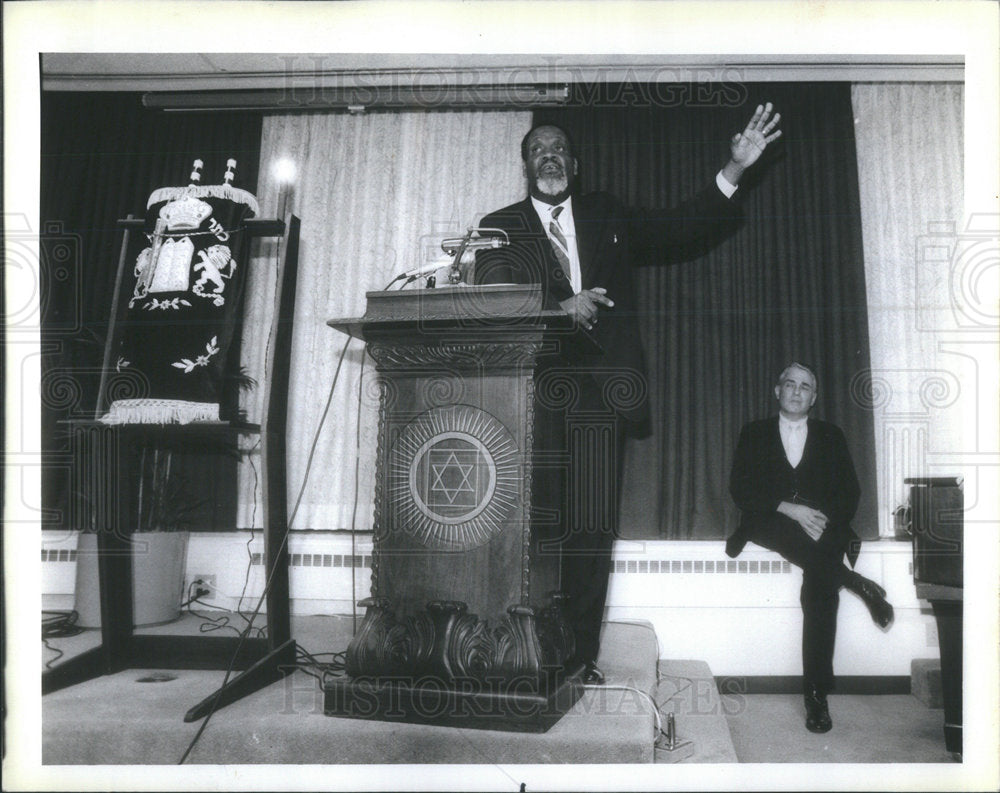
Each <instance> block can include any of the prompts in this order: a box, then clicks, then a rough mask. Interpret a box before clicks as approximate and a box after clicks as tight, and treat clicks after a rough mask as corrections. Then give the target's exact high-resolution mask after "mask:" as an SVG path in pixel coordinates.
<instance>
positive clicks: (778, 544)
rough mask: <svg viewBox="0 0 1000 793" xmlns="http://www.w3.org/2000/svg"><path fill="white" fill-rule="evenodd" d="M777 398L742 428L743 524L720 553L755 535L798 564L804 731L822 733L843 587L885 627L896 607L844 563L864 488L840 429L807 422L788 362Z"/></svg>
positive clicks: (802, 379) (810, 383)
mask: <svg viewBox="0 0 1000 793" xmlns="http://www.w3.org/2000/svg"><path fill="white" fill-rule="evenodd" d="M774 395H775V397H777V400H778V405H779V408H780V413H779V415H777V416H773V417H771V418H769V419H763V420H762V421H754V422H751V423H750V424H747V425H746V426H745V427H744V428H743V430H742V431H741V432H740V439H739V443H738V445H737V447H736V455H735V458H734V460H733V470H732V474H731V476H730V480H729V490H730V493H731V494H732V497H733V500H734V501H735V502H736V506H738V507H739V508H740V523H739V527H738V528H737V530H736V532H735V533H734V534H733V535H732V536H731V537H730V538H729V540H728V541H727V543H726V553H727V554H728V555H729V556H738V555H739V554H740V552H741V551H742V550H743V546H744V545H746V543H747V541H748V540H752V541H753V542H755V543H756V544H757V545H761V546H763V547H764V548H767V549H769V550H772V551H776V552H777V553H779V554H781V555H782V556H783V557H784V558H785V559H787V560H788V561H789V562H791V563H792V564H794V565H796V566H798V567H800V568H802V592H801V596H800V601H801V603H802V616H803V621H802V681H803V689H804V694H805V705H806V728H807V729H809V730H810V731H812V732H826V731H827V730H829V729H830V728H831V727H832V726H833V723H832V721H831V719H830V713H829V708H828V705H827V700H826V695H827V693H828V692H830V691H831V690H832V689H833V686H834V678H833V646H834V637H835V635H836V630H837V607H838V605H839V590H840V588H841V587H846V588H847V589H848V590H850V591H851V592H854V593H855V594H857V595H858V596H859V597H861V599H862V600H864V602H865V605H866V606H867V607H868V609H869V611H870V612H871V615H872V618H873V619H874V620H875V623H876V624H877V625H879V626H880V627H882V628H886V627H888V625H889V624H890V623H891V622H892V616H893V612H892V606H891V605H889V603H887V602H886V600H885V590H883V589H882V588H881V587H880V586H878V584H876V583H875V582H874V581H871V580H869V579H867V578H864V577H863V576H861V575H859V574H858V573H856V572H854V571H852V570H850V569H848V567H847V566H845V565H844V562H843V559H844V554H845V553H846V554H847V556H848V559H849V561H850V563H851V567H853V566H854V563H855V562H856V560H857V554H858V546H859V544H860V543H859V541H858V536H857V535H856V534H855V533H854V530H853V529H852V528H851V518H853V517H854V512H855V510H856V509H857V507H858V498H859V496H860V492H861V491H860V487H859V486H858V478H857V475H856V474H855V472H854V463H853V462H852V460H851V455H850V452H849V451H848V449H847V441H846V440H845V438H844V434H843V432H841V431H840V429H839V428H838V427H836V426H834V425H833V424H829V423H827V422H825V421H819V420H817V419H811V418H808V414H809V411H810V410H811V409H812V406H813V405H814V404H815V402H816V395H817V382H816V375H815V374H814V373H813V371H812V370H811V369H809V368H808V367H806V366H803V365H802V364H798V363H793V364H791V365H789V366H788V367H787V368H786V369H785V370H784V371H783V372H782V373H781V376H780V377H779V379H778V384H777V385H776V386H775V387H774Z"/></svg>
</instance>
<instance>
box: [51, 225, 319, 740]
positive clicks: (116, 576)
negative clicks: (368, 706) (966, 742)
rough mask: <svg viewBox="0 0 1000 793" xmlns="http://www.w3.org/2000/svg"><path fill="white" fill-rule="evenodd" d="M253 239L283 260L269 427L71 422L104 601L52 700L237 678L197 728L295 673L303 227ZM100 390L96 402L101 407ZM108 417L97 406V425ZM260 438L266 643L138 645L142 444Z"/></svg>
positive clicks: (165, 639) (157, 641)
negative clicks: (95, 631)
mask: <svg viewBox="0 0 1000 793" xmlns="http://www.w3.org/2000/svg"><path fill="white" fill-rule="evenodd" d="M119 224H120V225H121V226H122V227H123V228H124V229H125V234H124V239H123V242H122V257H121V260H120V262H119V279H118V281H117V282H116V286H115V297H114V305H115V306H116V310H115V311H113V312H112V321H111V327H110V329H109V334H108V337H109V338H108V344H107V346H106V353H105V366H104V371H105V372H107V371H110V360H111V357H110V356H111V351H112V350H114V349H115V348H114V346H113V345H114V343H115V341H116V339H117V334H116V333H115V319H116V317H117V316H118V309H119V308H120V304H121V294H120V286H121V275H122V272H123V270H122V267H124V266H125V264H124V263H125V259H126V256H125V251H126V249H127V248H128V236H129V233H130V232H131V231H141V230H142V227H143V221H142V220H133V219H131V218H130V219H128V220H124V221H119ZM246 225H247V230H248V231H249V233H250V235H251V236H254V237H264V236H267V237H274V236H279V237H284V244H283V246H282V254H281V263H280V267H281V275H280V280H279V298H278V305H279V308H278V311H277V315H276V317H275V320H274V322H275V326H274V327H275V331H274V339H273V341H272V345H271V351H270V356H269V358H270V360H269V362H268V363H269V366H268V371H269V372H270V379H269V382H268V387H267V395H266V407H265V415H264V422H263V424H262V425H255V424H241V423H238V422H224V421H219V422H201V423H191V424H184V425H149V424H129V425H115V426H109V425H106V424H103V423H102V422H100V421H97V420H87V421H74V422H70V425H71V427H72V430H73V436H74V445H75V448H76V451H77V454H75V455H74V456H75V459H76V463H77V464H78V465H80V466H81V473H82V480H83V485H84V489H85V490H86V491H87V492H86V495H87V499H88V502H89V503H90V504H91V505H92V506H93V508H94V510H95V512H96V514H95V520H96V525H97V526H100V527H102V530H101V531H99V532H98V536H97V539H98V544H97V547H98V571H99V579H100V584H99V585H100V594H101V644H100V646H98V647H95V648H94V649H92V650H89V651H87V652H85V653H82V654H80V655H78V656H76V657H74V658H72V659H69V660H67V661H65V662H64V663H62V664H59V665H58V666H55V667H53V668H52V669H51V670H49V671H47V672H46V673H44V674H43V676H42V693H43V694H47V693H50V692H52V691H57V690H59V689H61V688H66V687H67V686H71V685H75V684H77V683H81V682H84V681H86V680H90V679H92V678H94V677H97V676H100V675H107V674H113V673H115V672H119V671H122V670H124V669H131V668H138V669H150V668H161V669H162V668H167V669H224V670H227V672H229V671H233V670H240V673H239V674H238V675H237V676H236V677H234V678H233V679H232V680H229V681H228V682H226V683H225V684H224V685H223V686H222V687H221V688H220V689H219V690H218V691H216V692H215V693H214V694H212V695H211V696H209V697H207V698H206V699H205V700H203V701H202V702H200V703H198V704H197V705H195V706H194V707H192V708H191V709H190V710H189V711H188V712H187V714H186V715H185V717H184V720H185V721H195V720H197V719H200V718H203V717H204V716H206V715H208V713H210V712H211V711H213V710H217V709H218V708H220V707H223V706H224V705H227V704H229V703H232V702H235V701H236V700H238V699H240V698H242V697H244V696H246V695H247V694H250V693H252V692H254V691H257V690H259V689H260V688H263V687H264V686H266V685H269V684H270V683H272V682H274V681H276V680H278V679H279V678H281V677H282V676H284V675H285V674H287V673H289V672H291V671H292V670H293V669H294V665H295V660H296V658H295V655H296V646H295V642H294V641H293V640H292V639H291V622H290V609H289V594H288V546H287V503H286V498H287V496H286V488H285V468H286V465H285V417H286V413H287V398H286V395H287V391H288V366H289V359H290V355H289V350H290V346H291V330H292V328H291V316H292V309H293V305H294V303H293V301H294V295H295V281H296V270H297V261H298V236H299V219H298V218H297V217H295V216H290V217H289V219H288V222H287V225H286V223H283V222H281V221H277V220H256V221H248V222H247V224H246ZM104 392H105V385H104V383H103V382H102V384H101V389H100V397H99V400H103V397H104ZM102 413H103V402H102V401H99V404H98V415H101V414H102ZM257 434H260V435H261V436H262V452H261V459H262V460H263V466H264V472H265V473H264V477H265V478H264V516H265V517H264V543H265V563H266V567H265V569H266V570H267V571H269V581H268V585H267V591H266V598H267V618H268V629H267V638H266V639H265V638H249V637H246V638H239V637H202V636H145V635H135V633H134V630H133V618H132V599H131V593H132V554H133V545H134V542H133V535H132V525H131V523H132V517H131V516H132V515H133V514H134V509H133V504H132V495H131V494H130V493H129V492H128V488H125V487H120V484H121V483H122V482H125V481H127V477H126V474H127V472H128V470H129V467H130V466H131V465H133V463H132V455H133V453H134V451H135V450H136V449H138V448H141V447H142V445H144V444H155V443H161V444H162V443H168V444H171V445H175V446H184V445H192V444H193V445H197V446H200V447H202V448H209V449H211V448H213V447H217V446H221V445H224V444H226V443H231V442H232V441H233V439H234V438H235V437H236V436H239V435H257Z"/></svg>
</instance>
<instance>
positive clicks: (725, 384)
mask: <svg viewBox="0 0 1000 793" xmlns="http://www.w3.org/2000/svg"><path fill="white" fill-rule="evenodd" d="M642 91H643V89H641V88H640V89H637V90H636V92H635V94H636V95H644V94H643V93H642ZM645 95H647V96H648V95H653V96H655V95H656V94H652V93H651V92H648V91H647V92H646V94H645ZM660 95H664V94H663V92H662V91H661V92H660ZM670 95H671V96H676V97H684V96H687V97H696V96H698V93H697V88H696V87H686V86H678V87H677V90H676V91H674V92H673V93H672V94H670ZM732 98H736V99H737V100H738V101H727V102H721V103H714V104H702V105H699V104H698V103H695V102H693V101H691V102H673V103H661V105H660V106H656V104H655V103H651V104H652V105H653V106H651V107H645V108H636V107H630V106H627V105H626V106H623V103H622V102H618V103H617V106H616V103H615V102H606V103H601V102H590V103H587V104H586V105H585V106H582V107H574V108H567V109H558V110H546V111H544V112H541V113H539V114H537V119H538V120H545V121H553V122H555V123H559V124H562V125H564V126H566V127H567V128H568V129H569V131H570V133H571V134H572V135H573V137H574V140H575V142H576V147H577V150H578V151H579V152H580V160H581V163H580V168H581V172H582V174H583V179H584V182H585V186H586V188H587V189H606V190H609V191H610V192H612V193H615V194H617V195H618V196H620V197H621V198H623V199H624V200H626V201H627V202H629V203H630V204H633V205H638V206H664V205H666V206H669V205H673V204H676V203H678V202H680V201H681V200H683V199H684V198H685V197H688V196H690V195H692V194H693V193H694V192H696V191H698V190H700V189H702V188H704V187H705V186H707V185H708V184H710V183H711V181H712V180H713V179H714V177H715V174H716V173H717V172H718V170H719V168H720V167H721V166H722V165H723V163H724V162H725V161H726V159H727V157H728V141H729V138H730V136H731V135H732V134H733V133H734V132H736V131H739V130H741V129H742V128H743V127H744V126H745V124H746V122H747V121H748V119H749V118H750V116H751V115H752V114H753V110H754V107H755V106H756V105H757V103H758V102H763V101H765V100H770V101H772V102H773V103H774V104H775V107H776V108H777V109H778V110H779V111H780V112H781V114H782V122H781V126H782V129H783V130H784V132H783V137H782V140H781V143H780V144H779V145H777V146H774V147H772V148H771V149H770V150H769V151H768V152H767V153H766V154H765V159H764V161H762V162H761V163H760V164H759V165H758V166H757V167H756V168H755V169H754V170H753V171H751V172H750V173H748V174H747V177H746V178H745V179H744V181H743V184H742V185H741V187H740V191H739V195H740V200H741V201H742V202H743V204H744V209H745V215H746V220H745V223H744V224H743V225H742V227H741V228H740V229H739V230H738V231H736V232H735V233H732V234H729V235H728V236H727V235H725V234H723V233H720V236H719V237H718V238H717V239H716V240H714V242H713V245H709V246H697V247H691V248H690V249H688V250H684V251H675V252H673V253H672V255H671V256H670V260H674V259H678V260H680V262H681V263H678V264H674V265H673V266H670V267H664V266H657V265H662V264H664V263H665V261H666V260H665V261H659V262H656V261H647V262H639V263H638V264H644V265H648V266H644V267H642V268H641V271H640V275H639V294H640V311H641V313H642V316H641V317H640V320H641V332H642V337H643V341H644V344H645V348H646V352H647V364H648V376H649V394H650V400H651V406H652V410H653V434H652V435H651V436H650V437H649V438H646V439H643V440H638V441H630V443H629V445H628V447H627V454H626V462H625V481H624V490H623V496H622V510H623V513H622V520H621V527H622V534H623V535H624V536H626V537H630V538H636V539H655V538H671V539H719V538H722V537H725V536H726V535H727V534H728V533H729V532H730V531H732V529H733V528H734V527H735V519H736V512H735V509H734V507H733V506H732V502H731V499H730V497H729V492H728V478H729V469H730V466H731V463H732V453H733V449H734V447H735V444H736V439H737V436H738V433H739V429H740V427H741V426H742V425H743V424H744V423H745V422H747V421H749V420H751V419H755V418H761V417H764V416H767V415H769V414H771V413H773V412H775V400H774V396H773V386H774V382H775V380H776V378H777V375H778V373H779V372H780V371H781V369H782V368H783V366H784V365H785V364H786V363H788V362H789V361H791V360H801V361H803V362H805V363H810V364H812V365H813V366H814V367H815V368H816V370H817V372H818V374H819V381H820V398H819V401H818V402H817V406H816V415H817V416H818V417H820V418H826V419H827V420H831V421H833V422H835V423H836V424H838V425H840V426H841V427H842V428H843V429H844V431H845V434H846V435H847V438H848V442H849V444H850V447H851V451H852V454H853V456H854V461H855V464H856V466H857V468H858V474H859V478H860V479H861V482H862V489H863V491H864V494H865V495H864V497H863V500H862V504H861V506H860V508H859V511H858V516H857V519H856V521H855V525H856V528H857V529H858V530H859V532H860V533H861V534H862V535H863V536H873V535H874V534H875V533H876V526H875V514H874V490H875V485H874V481H875V480H874V470H875V468H874V466H875V458H874V449H873V430H872V416H871V411H870V410H867V409H865V408H864V407H863V406H859V405H858V404H856V402H855V400H852V398H851V393H850V386H851V383H852V380H853V378H854V377H855V376H856V375H857V374H858V373H859V372H863V371H866V370H867V369H868V367H869V356H868V327H867V317H866V302H865V273H864V260H863V256H862V245H861V225H860V209H859V203H858V187H857V168H856V155H855V149H854V133H853V115H852V112H851V101H850V86H849V85H847V84H808V85H806V84H768V85H749V86H743V93H742V95H741V96H739V97H732ZM605 286H607V288H608V290H609V292H610V293H612V294H613V288H614V285H613V284H607V285H605Z"/></svg>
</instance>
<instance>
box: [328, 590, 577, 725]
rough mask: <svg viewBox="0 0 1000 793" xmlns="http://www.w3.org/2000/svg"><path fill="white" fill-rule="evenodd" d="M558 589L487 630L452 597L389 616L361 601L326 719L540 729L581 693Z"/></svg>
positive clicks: (385, 606)
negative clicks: (570, 664)
mask: <svg viewBox="0 0 1000 793" xmlns="http://www.w3.org/2000/svg"><path fill="white" fill-rule="evenodd" d="M563 599H564V598H563V596H562V595H560V594H559V593H552V594H551V595H550V604H549V605H548V606H546V607H545V608H542V609H541V610H539V611H538V612H536V611H535V609H533V608H530V607H528V606H511V607H510V608H508V609H507V614H506V615H505V616H504V617H503V618H502V619H500V620H498V622H497V623H496V624H492V625H491V624H490V623H489V622H488V621H484V620H480V619H479V618H478V617H477V616H476V615H475V614H469V613H468V608H467V606H466V605H465V604H464V603H462V602H460V601H451V600H448V601H432V602H430V603H428V604H427V608H426V610H425V611H421V612H419V613H417V614H413V615H409V616H406V617H398V616H397V615H396V613H395V612H394V610H393V608H392V605H391V603H390V602H389V601H388V600H387V599H386V598H369V599H367V600H365V601H362V605H364V606H366V607H367V610H366V612H365V618H364V621H363V622H362V624H361V627H360V628H359V630H358V633H357V635H356V636H355V637H354V639H353V640H352V641H351V644H350V646H349V647H348V649H347V673H348V675H349V676H350V677H349V678H347V679H343V680H334V681H331V682H326V683H324V685H323V689H324V703H325V706H324V709H325V712H326V713H327V715H330V716H347V717H349V718H362V719H378V720H384V721H407V722H418V723H427V724H445V725H453V726H465V727H474V728H483V729H501V730H502V729H509V730H520V731H532V732H544V731H545V730H547V729H548V728H549V727H551V726H552V724H554V723H555V722H556V721H557V720H558V719H559V717H560V716H561V715H562V714H563V713H565V712H566V710H567V709H568V708H570V707H572V705H573V703H574V702H576V700H577V699H579V698H580V694H581V693H582V690H583V689H582V683H581V670H572V673H571V674H567V670H565V668H564V666H565V663H566V661H567V659H568V658H570V657H571V656H572V653H573V635H572V631H570V630H569V627H568V626H567V624H566V622H565V621H564V619H563V613H562V601H563Z"/></svg>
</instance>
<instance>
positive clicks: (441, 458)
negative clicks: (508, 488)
mask: <svg viewBox="0 0 1000 793" xmlns="http://www.w3.org/2000/svg"><path fill="white" fill-rule="evenodd" d="M483 463H484V461H483V459H482V457H481V455H480V452H479V449H477V448H475V447H472V446H470V444H469V443H467V442H464V441H461V440H456V439H449V440H448V441H445V442H443V443H439V444H437V445H436V446H433V447H431V448H430V449H428V450H427V452H426V460H425V462H424V465H425V466H426V468H425V471H426V474H425V476H426V477H427V478H426V479H425V480H424V481H425V482H426V485H425V489H424V493H425V503H426V504H427V506H428V507H430V508H432V509H434V508H442V507H443V508H447V507H456V508H461V509H462V511H467V510H469V509H472V508H474V507H475V506H476V505H477V504H478V503H479V501H480V499H481V497H482V493H480V492H478V491H479V484H480V471H479V467H480V466H481V465H483ZM448 514H460V513H452V511H451V510H448Z"/></svg>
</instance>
